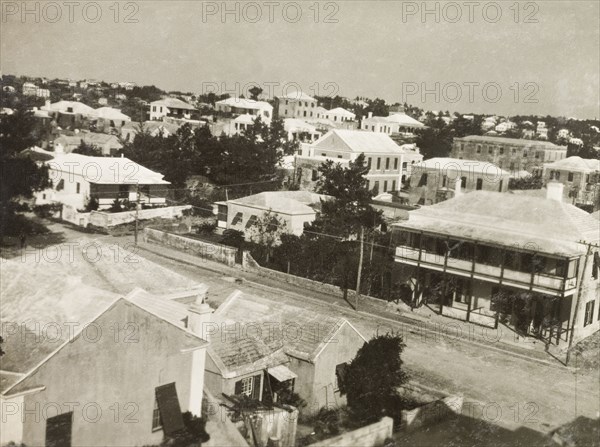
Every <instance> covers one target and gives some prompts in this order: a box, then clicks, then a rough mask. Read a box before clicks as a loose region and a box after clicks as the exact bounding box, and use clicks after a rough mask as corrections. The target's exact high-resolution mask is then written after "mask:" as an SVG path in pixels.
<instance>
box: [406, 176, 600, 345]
mask: <svg viewBox="0 0 600 447" xmlns="http://www.w3.org/2000/svg"><path fill="white" fill-rule="evenodd" d="M550 186H551V187H550V188H549V191H550V192H549V195H550V198H548V199H544V198H534V197H527V196H513V195H510V194H501V193H497V192H487V191H475V192H472V193H470V194H465V195H461V196H459V197H457V198H454V199H451V200H448V201H445V202H442V203H438V204H436V205H432V206H430V207H423V208H420V209H418V210H414V211H411V212H410V213H409V219H408V220H407V221H405V222H401V223H398V224H396V225H395V226H394V230H395V231H397V234H396V235H397V237H398V239H397V241H398V245H397V249H396V255H395V260H396V263H397V265H398V269H397V275H398V276H397V277H398V278H399V282H400V283H402V284H403V286H404V287H405V288H406V293H407V294H408V296H409V297H410V298H411V299H412V302H413V304H417V305H418V304H419V303H421V302H423V300H425V301H426V302H428V303H429V304H430V305H434V306H439V307H438V308H439V312H440V313H441V314H442V315H446V316H448V317H452V318H456V319H460V320H466V321H470V322H473V323H477V324H480V325H483V326H487V327H492V328H495V327H498V324H499V323H504V324H507V325H509V326H511V327H512V328H514V329H515V330H516V331H517V333H520V334H524V335H525V334H528V335H534V336H537V337H540V338H542V339H543V340H545V341H546V342H547V343H552V344H556V345H560V344H562V345H565V344H566V343H567V342H569V341H570V339H571V337H572V338H573V339H574V340H575V341H577V340H580V339H582V338H584V337H586V336H588V335H591V334H592V333H594V332H596V331H597V330H598V329H599V328H600V309H599V308H598V306H599V305H600V302H599V299H600V281H599V269H600V255H599V254H598V251H599V246H598V242H599V239H600V235H599V232H598V221H597V220H595V219H593V218H592V217H591V216H590V215H589V214H587V213H586V212H585V211H583V210H580V209H579V208H576V207H574V206H572V205H569V204H564V203H562V202H561V195H562V191H561V189H562V185H560V184H552V185H550ZM531 210H535V213H531Z"/></svg>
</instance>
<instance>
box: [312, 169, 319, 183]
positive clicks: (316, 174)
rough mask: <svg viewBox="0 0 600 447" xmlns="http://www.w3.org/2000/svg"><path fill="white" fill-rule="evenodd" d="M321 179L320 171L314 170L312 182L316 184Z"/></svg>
mask: <svg viewBox="0 0 600 447" xmlns="http://www.w3.org/2000/svg"><path fill="white" fill-rule="evenodd" d="M318 179H319V171H318V170H317V169H313V170H312V175H311V180H312V181H313V182H316V181H317V180H318Z"/></svg>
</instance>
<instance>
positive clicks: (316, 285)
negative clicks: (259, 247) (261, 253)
mask: <svg viewBox="0 0 600 447" xmlns="http://www.w3.org/2000/svg"><path fill="white" fill-rule="evenodd" d="M242 267H243V268H244V270H249V271H252V272H254V273H258V274H259V275H261V276H264V277H265V278H271V279H274V280H276V281H283V282H287V283H289V284H294V285H295V286H298V287H302V288H303V289H308V290H314V291H315V292H327V293H332V294H334V295H340V294H341V291H340V288H339V287H337V286H334V285H332V284H327V283H323V282H319V281H313V280H312V279H308V278H303V277H301V276H295V275H288V274H287V273H283V272H278V271H277V270H271V269H269V268H266V267H261V266H260V265H259V264H258V262H256V261H255V260H254V258H253V257H252V255H251V254H250V253H248V252H247V251H245V252H244V255H243V257H242Z"/></svg>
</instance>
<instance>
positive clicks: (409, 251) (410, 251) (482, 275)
mask: <svg viewBox="0 0 600 447" xmlns="http://www.w3.org/2000/svg"><path fill="white" fill-rule="evenodd" d="M396 261H398V262H402V263H404V264H410V265H421V266H423V267H425V268H429V269H431V270H437V271H444V268H445V271H446V272H448V273H451V274H455V275H460V276H467V277H470V276H471V275H473V278H475V279H479V280H483V281H491V282H494V283H498V282H499V281H500V278H502V284H504V285H506V286H512V287H516V288H519V289H525V290H533V291H537V292H541V293H552V294H556V295H558V294H560V293H562V291H563V278H562V277H560V276H554V275H548V274H543V273H534V274H533V275H532V274H531V273H527V272H520V271H517V270H511V269H508V268H506V267H505V268H504V269H502V267H501V266H494V265H487V264H482V263H478V262H475V263H474V264H473V262H472V261H468V260H464V259H457V258H452V257H448V260H447V261H445V259H444V256H443V255H439V254H437V253H431V252H427V251H425V250H422V251H421V257H420V259H419V250H418V249H415V248H412V247H407V246H399V247H397V248H396ZM564 282H565V284H564V293H565V295H570V294H571V293H573V292H574V291H575V287H576V285H577V281H576V278H568V279H566V280H564Z"/></svg>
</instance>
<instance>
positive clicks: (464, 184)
mask: <svg viewBox="0 0 600 447" xmlns="http://www.w3.org/2000/svg"><path fill="white" fill-rule="evenodd" d="M460 187H461V188H466V187H467V177H461V178H460Z"/></svg>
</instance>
